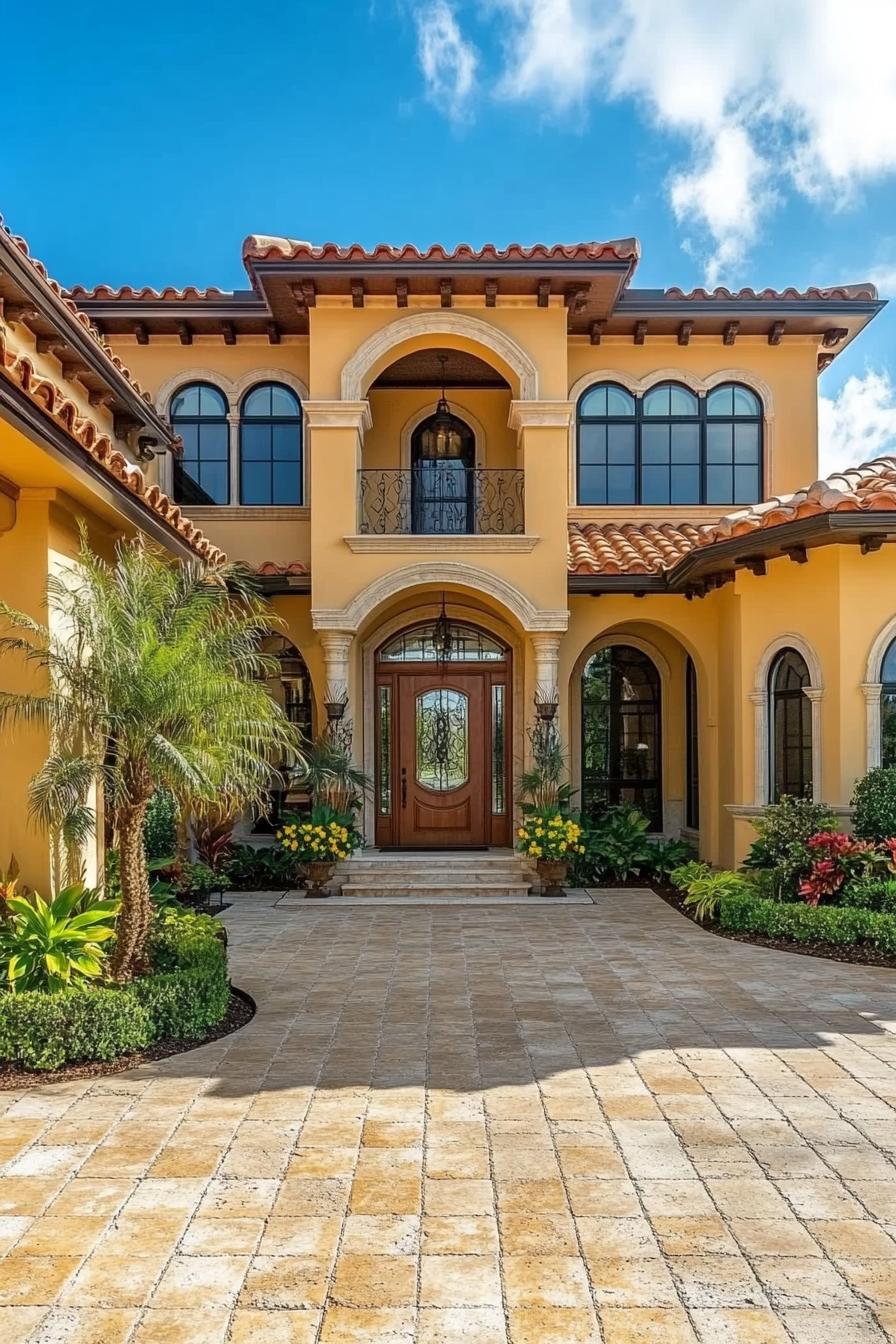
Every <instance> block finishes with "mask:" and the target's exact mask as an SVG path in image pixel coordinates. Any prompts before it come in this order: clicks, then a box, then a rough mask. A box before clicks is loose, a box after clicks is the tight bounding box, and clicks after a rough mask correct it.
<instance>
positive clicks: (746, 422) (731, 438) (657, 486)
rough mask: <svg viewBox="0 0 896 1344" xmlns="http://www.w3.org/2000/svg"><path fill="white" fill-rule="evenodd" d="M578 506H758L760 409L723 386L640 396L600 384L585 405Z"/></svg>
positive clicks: (661, 389) (751, 397) (750, 397)
mask: <svg viewBox="0 0 896 1344" xmlns="http://www.w3.org/2000/svg"><path fill="white" fill-rule="evenodd" d="M576 434H577V440H576V442H577V477H578V491H577V501H578V503H579V504H634V505H638V504H644V505H648V506H653V505H657V506H662V505H667V504H677V505H688V504H719V505H722V506H725V505H728V506H736V505H738V504H755V503H756V502H757V501H758V500H760V499H761V498H762V406H761V404H760V401H759V398H758V397H757V396H756V394H755V392H752V391H751V390H750V388H748V387H743V386H742V385H741V384H740V383H725V384H723V385H721V386H720V387H716V388H714V389H713V390H712V391H711V392H710V393H709V395H708V396H707V397H705V398H701V397H697V396H695V395H694V393H693V392H692V391H691V390H690V388H688V387H683V386H682V385H681V384H680V383H659V384H657V386H656V387H652V388H650V390H649V391H648V392H646V393H645V394H644V396H643V397H634V396H632V394H631V392H629V391H628V389H627V388H624V387H620V386H619V384H617V383H597V384H595V385H594V386H593V387H590V388H588V390H587V391H586V392H585V393H583V395H582V397H581V399H580V400H579V406H578V415H577V421H576Z"/></svg>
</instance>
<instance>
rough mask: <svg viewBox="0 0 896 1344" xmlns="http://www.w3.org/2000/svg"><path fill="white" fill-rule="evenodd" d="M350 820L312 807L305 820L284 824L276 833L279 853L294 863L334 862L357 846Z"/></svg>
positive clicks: (347, 855)
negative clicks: (282, 853)
mask: <svg viewBox="0 0 896 1344" xmlns="http://www.w3.org/2000/svg"><path fill="white" fill-rule="evenodd" d="M360 839H361V838H360V836H359V835H358V832H357V831H356V830H355V827H354V825H353V824H352V822H351V819H350V818H348V817H343V816H341V815H340V814H338V813H336V812H333V811H332V809H330V808H324V807H320V808H315V809H314V811H313V812H312V813H311V816H310V817H309V818H307V819H306V820H304V821H303V820H302V819H301V818H293V819H291V820H289V821H285V822H284V824H283V825H282V826H281V827H280V829H279V830H278V831H277V841H278V843H279V845H280V848H281V849H282V850H283V852H284V853H285V854H286V855H287V856H289V857H291V858H293V859H294V860H295V861H296V863H338V862H339V861H340V860H341V859H347V858H348V857H349V856H350V854H351V853H352V851H353V850H354V849H356V848H357V846H358V844H359V843H360Z"/></svg>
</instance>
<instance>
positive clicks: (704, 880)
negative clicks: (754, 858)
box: [671, 862, 747, 924]
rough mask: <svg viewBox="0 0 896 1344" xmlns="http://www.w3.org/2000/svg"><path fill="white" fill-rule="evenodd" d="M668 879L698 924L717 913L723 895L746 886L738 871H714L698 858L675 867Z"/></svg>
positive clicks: (738, 890) (735, 892) (739, 891)
mask: <svg viewBox="0 0 896 1344" xmlns="http://www.w3.org/2000/svg"><path fill="white" fill-rule="evenodd" d="M671 881H672V884H673V886H675V887H677V889H678V890H679V891H680V892H682V894H683V901H682V904H683V905H684V906H685V908H686V909H687V910H690V911H691V913H692V914H693V916H694V918H695V919H696V920H699V922H700V923H701V924H702V923H704V922H705V921H706V920H707V919H714V918H715V917H716V915H717V913H718V909H719V905H720V903H721V902H722V901H723V900H725V898H726V897H729V896H736V895H738V894H740V893H741V892H743V891H744V890H745V889H746V886H747V884H746V881H745V879H744V878H743V877H741V876H740V874H739V873H731V872H727V871H722V872H714V871H713V870H712V869H711V868H710V866H709V864H707V863H697V862H691V863H687V864H684V865H683V866H682V867H681V868H676V869H675V871H674V872H673V873H672V874H671Z"/></svg>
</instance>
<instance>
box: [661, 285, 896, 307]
mask: <svg viewBox="0 0 896 1344" xmlns="http://www.w3.org/2000/svg"><path fill="white" fill-rule="evenodd" d="M663 298H664V299H671V300H676V301H681V300H689V299H716V300H718V301H719V302H722V303H725V302H729V303H730V302H731V301H732V300H733V301H735V302H737V301H740V302H744V301H745V300H746V301H750V300H753V301H756V300H758V301H759V302H768V303H780V302H781V301H782V300H787V299H803V300H810V301H811V300H816V301H824V300H837V299H839V300H841V301H843V300H847V299H876V298H877V289H876V288H875V286H874V285H872V284H861V285H834V286H832V287H831V288H829V289H819V288H817V286H814V285H813V286H811V287H810V288H809V289H802V290H800V289H794V288H793V287H792V286H790V287H789V288H788V289H761V290H758V291H757V290H755V289H739V290H738V291H737V293H735V292H734V291H733V290H730V289H725V288H724V287H723V286H719V287H718V288H717V289H712V290H709V289H692V290H690V291H689V292H688V293H685V291H684V290H683V289H677V288H673V289H667V290H665V291H664V293H663Z"/></svg>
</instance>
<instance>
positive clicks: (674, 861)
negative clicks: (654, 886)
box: [650, 840, 696, 877]
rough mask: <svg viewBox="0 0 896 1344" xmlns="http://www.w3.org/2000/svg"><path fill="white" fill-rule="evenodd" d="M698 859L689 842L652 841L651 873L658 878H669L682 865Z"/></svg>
mask: <svg viewBox="0 0 896 1344" xmlns="http://www.w3.org/2000/svg"><path fill="white" fill-rule="evenodd" d="M695 858H696V854H695V852H694V846H693V845H690V844H688V842H687V840H651V842H650V871H651V872H652V873H653V874H654V875H655V876H656V877H668V876H669V875H670V873H672V872H673V871H674V870H675V869H676V868H680V867H681V866H682V864H684V863H689V862H690V861H692V860H693V859H695Z"/></svg>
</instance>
